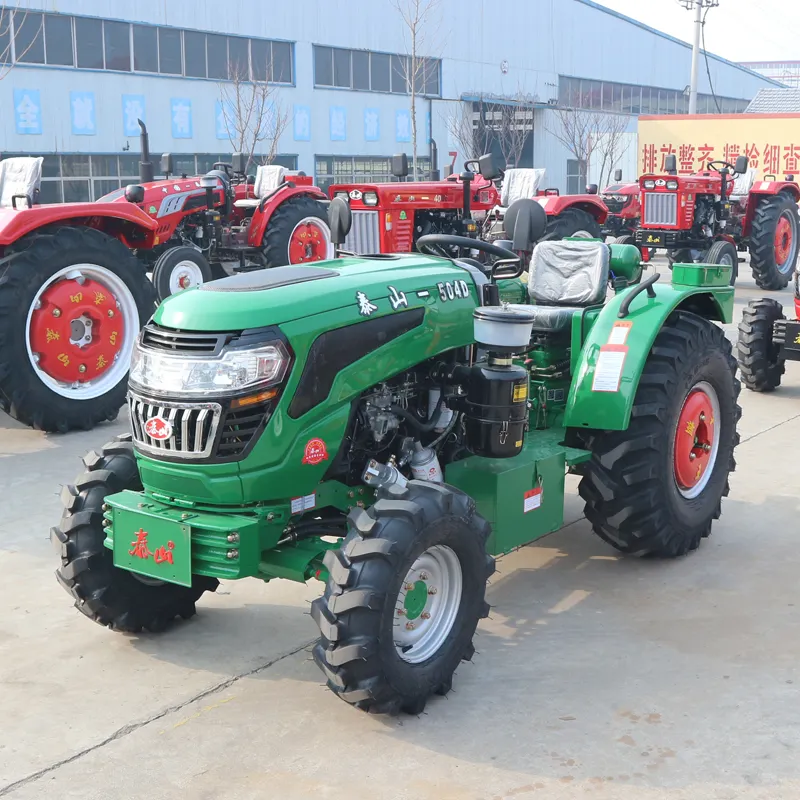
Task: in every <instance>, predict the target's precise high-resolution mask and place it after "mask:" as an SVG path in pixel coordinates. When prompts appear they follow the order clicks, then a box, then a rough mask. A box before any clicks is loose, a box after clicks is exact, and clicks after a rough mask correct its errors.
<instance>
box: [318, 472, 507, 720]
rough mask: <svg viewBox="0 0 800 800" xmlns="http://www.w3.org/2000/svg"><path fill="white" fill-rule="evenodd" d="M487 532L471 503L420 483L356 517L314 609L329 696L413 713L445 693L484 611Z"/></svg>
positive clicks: (333, 555)
mask: <svg viewBox="0 0 800 800" xmlns="http://www.w3.org/2000/svg"><path fill="white" fill-rule="evenodd" d="M490 530H491V529H490V525H489V523H488V522H487V521H486V520H484V519H483V518H482V517H481V516H479V515H478V514H477V512H476V510H475V504H474V502H473V501H472V499H471V498H469V497H468V496H467V495H465V494H463V493H462V492H460V491H458V490H457V489H455V488H453V487H451V486H446V485H443V484H436V483H427V482H424V481H410V482H409V483H408V486H407V488H406V489H405V490H404V491H403V492H402V493H401V494H400V495H399V496H397V495H393V496H392V497H391V499H390V498H389V497H387V496H386V495H385V494H384V493H382V492H381V493H379V499H378V500H377V502H376V503H375V504H374V505H373V506H371V507H370V508H369V509H367V510H366V511H365V510H363V509H354V510H353V512H352V513H351V514H350V517H349V519H348V531H349V532H348V534H347V537H346V538H345V540H344V542H343V543H342V546H341V548H339V549H337V550H331V551H329V552H328V553H327V554H326V556H325V566H326V568H327V570H328V574H329V579H328V583H327V586H326V589H325V594H324V595H323V596H322V597H320V598H318V599H317V600H315V601H314V602H313V604H312V607H311V615H312V617H313V618H314V620H315V621H316V622H317V625H318V626H319V629H320V632H321V634H322V636H321V638H320V639H319V641H318V642H317V644H316V646H315V647H314V651H313V655H314V660H315V661H316V662H317V664H318V665H319V667H320V668H321V669H322V671H323V673H324V674H325V676H326V679H327V685H328V688H330V689H331V690H332V691H333V692H334V693H335V694H337V695H338V696H339V697H340V698H342V699H343V700H345V701H346V702H348V703H351V704H352V705H354V706H356V707H357V708H359V709H362V710H364V711H370V712H374V713H389V714H396V713H399V712H401V711H404V712H407V713H411V714H418V713H420V712H421V711H422V710H423V709H424V707H425V703H426V701H427V700H428V698H429V697H431V696H432V695H435V694H439V695H444V694H447V692H448V691H449V690H450V688H451V686H452V681H453V673H454V672H455V670H456V668H457V667H458V665H459V664H460V663H461V661H462V660H467V661H469V660H471V659H472V656H473V654H474V652H475V649H474V646H473V644H472V638H473V636H474V634H475V630H476V627H477V625H478V621H479V620H480V619H481V618H483V617H485V616H487V614H488V612H489V606H488V605H487V603H486V601H485V599H484V598H485V592H486V582H487V580H488V579H489V577H490V576H491V575H492V573H493V572H494V559H493V558H492V557H491V556H489V555H487V553H486V542H487V539H488V537H489V533H490ZM435 584H439V585H438V586H437V585H435ZM399 626H402V627H399Z"/></svg>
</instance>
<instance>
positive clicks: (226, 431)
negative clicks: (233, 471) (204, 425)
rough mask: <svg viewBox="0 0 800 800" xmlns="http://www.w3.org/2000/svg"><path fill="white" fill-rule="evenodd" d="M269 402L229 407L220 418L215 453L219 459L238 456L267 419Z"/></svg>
mask: <svg viewBox="0 0 800 800" xmlns="http://www.w3.org/2000/svg"><path fill="white" fill-rule="evenodd" d="M269 411H270V403H269V402H265V403H259V404H257V405H252V406H247V407H246V408H240V409H236V410H233V409H229V410H228V411H226V412H225V414H224V416H223V418H222V425H221V430H220V433H219V441H218V442H217V445H216V447H215V454H216V456H217V457H218V458H220V459H227V458H232V457H234V456H240V455H242V454H243V453H244V451H245V450H246V449H247V446H248V445H249V444H250V443H251V442H252V441H253V440H254V439H255V437H256V435H257V434H258V433H259V432H260V431H261V429H262V427H263V426H264V425H265V424H266V422H267V420H268V419H269Z"/></svg>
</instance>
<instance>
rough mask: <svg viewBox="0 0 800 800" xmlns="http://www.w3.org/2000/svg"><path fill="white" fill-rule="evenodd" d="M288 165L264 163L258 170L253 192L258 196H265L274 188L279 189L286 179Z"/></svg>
mask: <svg viewBox="0 0 800 800" xmlns="http://www.w3.org/2000/svg"><path fill="white" fill-rule="evenodd" d="M285 177H286V167H281V166H280V165H278V164H262V165H261V166H259V168H258V169H257V170H256V182H255V183H254V184H253V192H254V193H255V196H256V197H264V196H265V195H268V194H269V193H270V192H271V191H273V189H277V188H278V187H279V186H280V185H281V184H282V183H283V181H284V180H285Z"/></svg>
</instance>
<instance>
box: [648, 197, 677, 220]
mask: <svg viewBox="0 0 800 800" xmlns="http://www.w3.org/2000/svg"><path fill="white" fill-rule="evenodd" d="M643 219H644V224H645V225H677V224H678V195H677V194H674V193H669V194H667V193H664V192H645V193H644V216H643Z"/></svg>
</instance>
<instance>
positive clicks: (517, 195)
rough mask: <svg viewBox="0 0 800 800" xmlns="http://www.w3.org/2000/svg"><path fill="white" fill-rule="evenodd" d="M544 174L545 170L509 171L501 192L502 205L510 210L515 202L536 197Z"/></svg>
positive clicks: (504, 178) (505, 176)
mask: <svg viewBox="0 0 800 800" xmlns="http://www.w3.org/2000/svg"><path fill="white" fill-rule="evenodd" d="M544 174H545V170H543V169H507V170H506V172H505V175H504V176H503V188H502V189H501V190H500V204H501V205H502V206H503V207H504V208H508V207H509V206H510V205H511V204H512V203H513V202H514V201H515V200H520V199H522V198H531V199H532V198H534V197H536V192H537V191H538V189H539V186H540V185H541V183H542V181H543V180H544Z"/></svg>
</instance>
